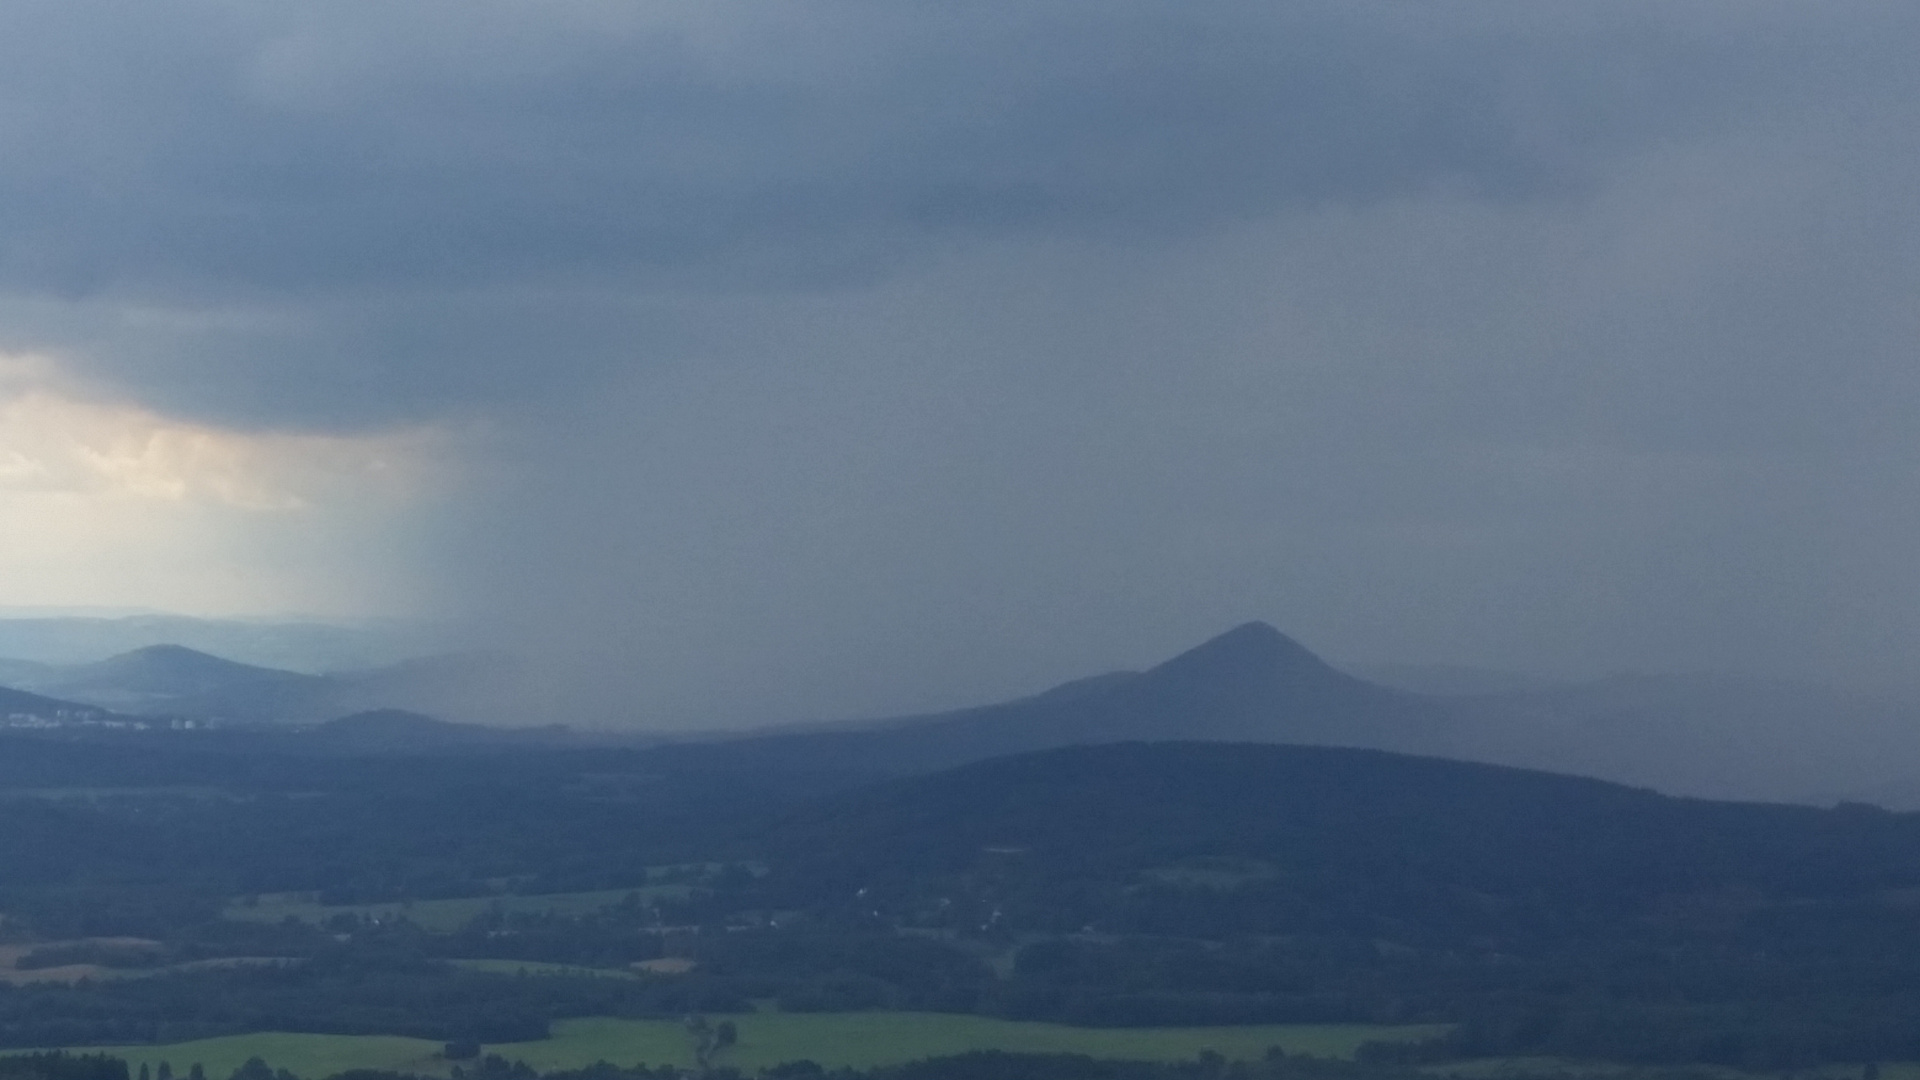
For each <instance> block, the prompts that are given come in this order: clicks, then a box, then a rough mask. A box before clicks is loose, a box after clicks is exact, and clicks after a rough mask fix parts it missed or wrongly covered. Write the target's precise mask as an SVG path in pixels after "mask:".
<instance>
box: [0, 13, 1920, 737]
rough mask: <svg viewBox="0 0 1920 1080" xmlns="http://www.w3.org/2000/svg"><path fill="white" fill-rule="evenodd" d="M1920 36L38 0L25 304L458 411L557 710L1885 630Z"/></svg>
mask: <svg viewBox="0 0 1920 1080" xmlns="http://www.w3.org/2000/svg"><path fill="white" fill-rule="evenodd" d="M1916 47H1920V13H1916V11H1915V9H1914V8H1913V6H1912V5H1910V4H1892V3H1888V4H1881V3H1858V4H1841V5H1820V6H1817V7H1816V6H1814V5H1808V4H1804V3H1786V2H1782V3H1769V2H1764V0H1740V2H1726V3H1717V2H1700V3H1690V4H1686V5H1673V4H1666V3H1632V2H1606V3H1601V2H1593V3H1581V2H1575V3H1562V4H1539V3H1532V2H1527V3H1521V2H1512V3H1508V2H1494V0H1488V2H1480V3H1460V4H1429V3H1414V2H1404V3H1402V2H1381V3H1353V2H1342V3H1291V4H1287V3H1238V2H1223V3H1213V4H1187V3H1158V2H1154V3H1148V2H1133V0H1109V2H1103V3H1093V2H1085V3H1082V2H1077V0H1039V2H1033V3H1024V4H1018V5H1012V4H983V3H964V2H963V3H946V4H937V5H902V4H891V3H890V4H881V3H863V2H853V0H847V2H820V3H768V4H726V5H716V4H711V3H697V4H640V3H631V2H620V3H595V2H571V3H563V2H552V3H538V4H532V3H505V2H497V3H477V4H475V3H464V4H451V3H444V4H443V3H419V4H393V3H385V2H382V3H325V2H322V3H311V4H303V5H297V6H262V5H256V4H242V3H213V2H202V3H177V4H171V5H157V4H151V3H142V2H128V3H117V4H116V3H91V2H65V3H58V4H54V3H30V2H23V3H14V4H9V5H6V6H5V8H4V9H0V348H4V349H29V348H37V349H43V350H45V351H48V352H50V353H53V354H54V355H56V356H59V357H61V358H63V359H64V360H65V362H67V363H69V364H70V365H72V366H75V367H77V368H80V369H82V370H83V371H84V372H85V373H87V374H91V375H93V376H95V377H98V378H101V379H105V380H108V381H110V382H114V383H117V384H119V385H120V386H121V387H122V388H123V389H126V390H128V391H129V392H131V393H133V394H134V395H136V396H138V397H139V398H141V399H143V400H144V401H146V402H147V403H149V404H152V405H154V406H156V407H159V408H161V409H163V410H165V411H168V412H172V413H176V414H183V415H190V416H195V417H202V418H211V419H215V420H220V421H225V422H238V423H244V424H251V425H260V426H266V427H309V428H313V427H317V428H342V429H354V428H366V427H380V426H383V425H389V424H395V423H400V422H409V421H418V420H423V419H424V420H429V421H448V422H450V423H467V422H469V421H473V422H475V428H476V429H477V430H481V431H484V432H485V433H486V441H485V442H484V443H475V444H474V445H473V446H472V447H470V449H471V450H472V473H473V476H472V478H471V480H472V483H473V485H474V491H475V492H477V493H478V496H479V497H478V498H477V499H476V504H475V509H474V510H473V513H472V517H471V518H470V519H469V520H466V521H463V522H462V523H461V527H460V529H459V532H460V535H459V537H458V539H457V541H452V542H449V544H448V546H447V548H446V550H445V558H444V562H445V563H446V566H447V568H448V569H447V578H448V589H449V591H450V592H452V593H454V594H456V595H459V596H462V597H463V598H466V599H467V600H468V601H469V602H470V603H471V606H472V608H473V610H475V611H476V612H478V613H480V614H481V615H483V616H485V618H486V619H487V620H488V621H489V622H490V623H491V624H493V625H496V626H504V627H508V628H510V629H511V633H510V635H509V636H510V637H511V638H513V639H514V640H513V641H512V642H511V643H512V644H515V645H518V646H523V647H530V648H532V649H534V650H536V651H542V652H544V653H546V654H547V661H548V663H547V664H546V666H545V667H544V668H541V669H540V670H542V671H544V673H545V678H546V683H545V684H544V686H545V689H544V690H543V695H544V696H538V697H536V698H535V700H541V701H544V702H547V703H549V704H550V705H553V706H554V707H555V708H560V709H562V710H565V709H572V710H575V714H576V715H578V716H579V717H581V718H585V719H608V718H617V719H622V720H632V719H636V718H639V719H642V720H645V721H649V722H722V721H725V722H738V721H747V720H762V719H778V718H787V717H791V716H795V715H801V714H807V713H813V714H847V713H856V712H875V711H884V710H887V709H893V708H903V707H906V706H910V705H917V704H935V703H940V704H955V703H961V702H965V701H969V700H979V699H981V698H985V697H990V696H993V695H995V694H1001V693H1008V692H1013V691H1016V690H1022V689H1033V688H1035V687H1037V686H1039V685H1042V684H1044V683H1045V682H1047V681H1049V680H1051V679H1055V678H1064V677H1069V676H1073V675H1078V674H1083V673H1085V672H1087V671H1090V670H1097V669H1100V668H1103V667H1110V666H1114V665H1116V664H1119V663H1143V662H1148V661H1151V660H1153V659H1156V658H1157V657H1159V656H1161V655H1164V654H1165V653H1168V652H1171V651H1173V650H1174V649H1177V648H1179V647H1182V646H1184V645H1187V644H1190V643H1191V642H1192V641H1194V640H1196V639H1198V638H1199V637H1201V636H1204V635H1206V634H1208V633H1211V632H1213V631H1216V630H1218V629H1220V628H1223V627H1224V626H1226V625H1229V624H1231V623H1233V622H1236V621H1239V620H1242V619H1245V618H1255V617H1258V618H1266V619H1269V620H1271V621H1274V622H1276V623H1278V624H1281V625H1283V626H1284V627H1286V628H1288V629H1289V630H1292V631H1295V632H1298V633H1299V634H1301V635H1302V636H1303V637H1305V638H1306V639H1307V640H1308V641H1309V642H1311V643H1313V644H1316V645H1319V646H1322V647H1323V648H1326V649H1328V650H1329V651H1331V652H1333V653H1335V654H1339V655H1346V656H1351V657H1362V658H1384V657H1397V658H1407V659H1416V660H1422V659H1426V660H1442V661H1452V662H1463V663H1478V664H1491V665H1496V666H1498V665H1502V664H1511V665H1515V666H1533V667H1539V668H1544V669H1552V670H1561V671H1576V672H1592V671H1598V670H1605V669H1607V668H1609V667H1614V666H1622V665H1628V666H1642V667H1666V668H1673V667H1682V668H1684V667H1699V666H1706V667H1726V668H1732V669H1736V670H1756V669H1759V670H1769V671H1775V672H1798V673H1807V674H1816V675H1834V676H1843V677H1849V678H1860V679H1863V680H1878V681H1882V682H1885V681H1892V680H1895V679H1897V678H1899V677H1900V676H1901V674H1902V672H1903V671H1904V665H1905V660H1904V658H1905V657H1907V656H1910V655H1911V654H1912V651H1913V650H1914V649H1916V648H1920V617H1916V616H1914V615H1913V614H1911V613H1912V612H1914V611H1920V572H1917V571H1915V570H1914V569H1912V567H1911V566H1910V565H1909V564H1910V562H1911V559H1910V552H1909V549H1910V546H1911V545H1910V542H1909V541H1910V537H1911V536H1912V535H1913V534H1914V532H1915V531H1916V530H1920V517H1917V516H1916V515H1920V511H1916V510H1914V509H1913V508H1914V507H1920V479H1916V477H1920V450H1916V449H1915V448H1914V447H1913V446H1912V445H1911V443H1912V440H1911V439H1910V437H1909V436H1908V434H1907V433H1908V432H1909V431H1910V429H1911V427H1912V418H1913V417H1914V416H1915V415H1920V375H1916V365H1915V364H1914V363H1913V347H1914V342H1915V341H1916V340H1920V314H1917V313H1920V305H1915V304H1914V303H1913V298H1914V297H1915V296H1916V295H1920V263H1916V255H1915V253H1916V252H1920V226H1916V222H1915V215H1914V213H1913V211H1912V207H1914V206H1915V205H1920V68H1916V67H1915V65H1914V64H1913V63H1912V59H1911V58H1912V55H1913V54H1914V52H1915V50H1916ZM555 703H557V704H555Z"/></svg>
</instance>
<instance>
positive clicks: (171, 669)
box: [33, 645, 330, 722]
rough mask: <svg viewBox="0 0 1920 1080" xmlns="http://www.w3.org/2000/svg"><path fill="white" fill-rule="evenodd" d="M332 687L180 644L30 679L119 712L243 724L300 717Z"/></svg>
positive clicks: (40, 686)
mask: <svg viewBox="0 0 1920 1080" xmlns="http://www.w3.org/2000/svg"><path fill="white" fill-rule="evenodd" d="M329 685H330V684H329V680H327V679H326V678H325V677H323V676H318V675H303V674H300V673H298V672H293V671H281V670H278V669H275V668H263V667H256V666H254V665H251V664H241V663H236V662H235V661H232V660H225V659H222V658H220V657H218V656H212V655H209V654H207V653H203V652H200V651H198V650H196V649H189V648H186V647H184V646H181V645H150V646H147V647H145V648H141V649H134V650H133V651H131V652H126V653H121V654H120V655H118V656H112V657H108V658H107V659H105V660H99V661H95V662H94V663H91V664H76V665H73V666H69V667H61V668H49V669H48V670H47V671H45V672H44V673H43V674H42V675H40V676H38V677H37V678H35V679H34V681H33V688H34V689H35V690H41V691H45V692H47V693H52V694H58V695H60V696H62V697H69V698H73V699H74V700H78V701H85V702H88V703H90V704H93V705H98V706H101V707H103V708H110V709H114V710H116V711H119V712H125V713H132V714H138V715H147V716H187V717H193V718H196V719H205V720H216V721H218V720H229V721H241V722H263V721H264V722H271V721H276V720H283V719H287V718H290V717H294V716H297V715H300V714H301V712H302V710H304V709H305V708H306V707H307V704H308V703H309V702H311V701H313V700H314V699H315V698H317V697H319V696H321V695H323V694H325V693H326V692H327V690H328V688H329Z"/></svg>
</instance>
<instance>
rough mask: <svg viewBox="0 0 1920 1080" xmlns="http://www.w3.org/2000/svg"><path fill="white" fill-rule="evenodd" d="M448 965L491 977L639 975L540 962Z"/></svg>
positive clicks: (485, 962)
mask: <svg viewBox="0 0 1920 1080" xmlns="http://www.w3.org/2000/svg"><path fill="white" fill-rule="evenodd" d="M447 962H448V963H450V964H452V965H453V966H454V967H457V968H465V969H466V970H468V971H485V972H488V973H489V974H493V975H591V976H594V977H595V978H604V979H637V978H640V974H639V973H638V972H634V971H623V970H621V969H619V968H597V967H580V966H579V965H577V964H550V963H546V962H544V961H540V960H449V961H447Z"/></svg>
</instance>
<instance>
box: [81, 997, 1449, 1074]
mask: <svg viewBox="0 0 1920 1080" xmlns="http://www.w3.org/2000/svg"><path fill="white" fill-rule="evenodd" d="M715 1019H716V1020H718V1019H723V1018H721V1017H716V1018H715ZM724 1019H730V1020H732V1021H733V1022H734V1023H735V1024H736V1025H737V1026H738V1028H739V1031H740V1041H739V1043H738V1045H736V1046H734V1047H732V1048H730V1049H728V1050H726V1051H723V1052H722V1053H721V1054H720V1055H719V1056H718V1057H717V1058H716V1059H715V1060H716V1063H717V1064H723V1065H732V1066H735V1067H737V1068H740V1069H745V1070H752V1069H758V1068H763V1067H765V1066H769V1065H778V1064H780V1063H781V1062H786V1061H797V1060H800V1059H802V1058H805V1059H809V1060H812V1061H814V1062H817V1063H818V1064H820V1065H822V1066H825V1067H827V1068H833V1067H836V1066H841V1065H847V1066H852V1067H856V1068H863V1067H868V1066H873V1065H885V1064H894V1063H898V1062H904V1061H913V1060H916V1059H919V1058H925V1057H937V1056H940V1055H944V1054H958V1053H964V1052H966V1051H969V1050H989V1049H998V1050H1010V1051H1020V1052H1029V1053H1078V1054H1088V1055H1091V1056H1094V1057H1107V1058H1130V1059H1139V1060H1163V1061H1164V1060H1179V1059H1184V1058H1191V1057H1193V1056H1195V1055H1197V1054H1199V1053H1200V1052H1201V1051H1202V1050H1209V1049H1210V1050H1214V1051H1216V1052H1218V1053H1220V1054H1222V1055H1224V1056H1226V1057H1227V1058H1230V1059H1235V1060H1248V1059H1253V1058H1258V1057H1259V1056H1260V1055H1262V1054H1264V1053H1265V1052H1266V1049H1267V1047H1269V1046H1280V1047H1282V1048H1284V1049H1285V1050H1286V1051H1287V1052H1288V1053H1300V1054H1316V1055H1320V1056H1326V1057H1344V1056H1348V1055H1351V1054H1352V1053H1353V1051H1354V1049H1355V1048H1356V1047H1358V1046H1359V1045H1360V1044H1361V1043H1363V1042H1367V1041H1369V1040H1387V1039H1405V1040H1412V1039H1420V1038H1425V1037H1428V1036H1431V1035H1434V1034H1437V1033H1439V1032H1440V1031H1441V1030H1442V1029H1441V1028H1438V1027H1431V1026H1417V1027H1371V1026H1365V1025H1261V1026H1248V1027H1212V1028H1075V1027H1067V1026H1065V1025H1062V1024H1039V1023H1024V1022H1016V1021H1010V1020H996V1019H992V1018H989V1017H981V1016H965V1015H958V1014H944V1013H910V1012H861V1013H750V1014H745V1015H738V1016H730V1017H724ZM73 1049H75V1050H76V1051H78V1050H83V1049H84V1050H86V1051H87V1052H98V1051H104V1052H106V1053H109V1054H112V1055H114V1056H117V1057H124V1058H126V1059H127V1062H128V1064H129V1065H130V1066H131V1067H132V1069H133V1070H134V1071H136V1072H137V1071H138V1070H139V1068H140V1065H141V1064H142V1063H145V1064H147V1065H148V1066H150V1067H155V1068H157V1067H158V1065H159V1063H160V1062H161V1061H167V1062H169V1063H171V1064H172V1065H173V1067H174V1071H175V1072H176V1073H180V1072H184V1071H185V1069H186V1068H187V1067H188V1066H190V1065H192V1064H193V1063H195V1062H198V1063H200V1064H201V1065H203V1066H205V1068H206V1071H207V1075H208V1077H209V1078H210V1080H222V1078H224V1077H225V1076H227V1075H229V1074H230V1073H232V1071H233V1070H234V1069H236V1068H238V1067H239V1066H240V1064H241V1063H242V1062H244V1061H246V1060H247V1059H248V1058H250V1057H254V1056H258V1057H261V1058H263V1059H265V1060H266V1062H267V1063H268V1064H269V1065H272V1066H274V1067H275V1068H284V1069H288V1070H290V1071H292V1072H294V1073H295V1074H297V1075H299V1076H301V1077H303V1078H305V1080H319V1078H321V1077H325V1076H329V1075H332V1074H333V1073H336V1072H341V1071H344V1070H346V1069H354V1068H371V1069H393V1070H399V1071H405V1072H418V1073H422V1074H426V1075H438V1076H444V1075H446V1073H447V1071H448V1068H449V1066H450V1063H449V1062H447V1061H446V1060H444V1059H443V1058H441V1057H440V1056H439V1055H440V1050H441V1046H440V1044H439V1043H435V1042H431V1041H428V1040H425V1039H409V1038H403V1037H399V1036H384V1035H308V1034H297V1033H290V1032H266V1033H262V1034H257V1035H233V1036H227V1037H224V1038H217V1039H201V1040H197V1041H194V1042H187V1043H176V1044H173V1045H170V1046H117V1047H115V1046H109V1047H85V1048H81V1047H75V1048H73ZM485 1050H486V1052H488V1053H497V1054H500V1055H501V1056H503V1057H506V1058H508V1059H509V1060H514V1059H517V1060H522V1061H525V1062H526V1063H527V1064H529V1065H531V1066H533V1067H534V1068H535V1069H537V1070H540V1071H542V1072H545V1071H547V1070H551V1069H568V1068H578V1067H581V1066H584V1065H591V1064H593V1063H594V1062H596V1061H603V1060H604V1061H611V1062H615V1063H618V1064H623V1065H630V1064H633V1063H636V1062H645V1063H647V1064H649V1065H662V1064H667V1065H680V1066H689V1067H690V1066H692V1065H693V1063H694V1062H693V1053H692V1044H691V1042H690V1040H689V1038H688V1035H687V1033H686V1030H685V1029H684V1028H683V1027H682V1026H681V1025H680V1024H679V1023H677V1022H675V1021H670V1020H623V1019H615V1018H610V1017H594V1018H588V1019H581V1020H563V1021H560V1022H558V1023H556V1024H555V1025H554V1032H553V1037H552V1038H549V1039H542V1040H539V1041H535V1042H523V1043H502V1044H499V1045H490V1046H487V1047H486V1048H485Z"/></svg>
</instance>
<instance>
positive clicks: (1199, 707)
mask: <svg viewBox="0 0 1920 1080" xmlns="http://www.w3.org/2000/svg"><path fill="white" fill-rule="evenodd" d="M1133 739H1139V740H1164V739H1185V740H1194V739H1201V740H1214V741H1247V742H1267V743H1290V744H1299V745H1318V746H1348V747H1362V748H1370V749H1379V750H1392V751H1396V752H1401V753H1409V754H1421V755H1432V756H1439V757H1449V758H1457V759H1462V760H1468V761H1483V762H1491V763H1496V764H1504V765H1517V766H1524V767H1528V768H1538V769H1546V770H1551V771H1555V772H1563V773H1573V774H1577V775H1585V776H1595V777H1601V778H1604V779H1609V780H1615V781H1620V782H1625V783H1629V784H1637V785H1643V786H1648V787H1653V788H1656V789H1658V790H1661V791H1666V792H1670V793H1674V794H1682V795H1694V796H1702V797H1713V798H1732V799H1760V800H1778V801H1806V802H1832V801H1835V800H1836V799H1845V798H1853V799H1861V800H1876V801H1879V802H1881V803H1883V804H1886V805H1889V806H1896V807H1905V806H1908V805H1914V806H1920V784H1915V783H1913V782H1911V778H1913V777H1915V776H1916V775H1920V708H1916V707H1915V706H1912V705H1908V704H1904V703H1897V702H1887V701H1880V700H1876V699H1870V698H1862V697H1853V696H1849V695H1845V694H1842V693H1839V692H1837V691H1831V690H1826V689H1822V688H1818V687H1812V686H1806V685H1802V684H1793V683H1768V682H1763V681H1758V680H1738V679H1724V678H1710V677H1688V676H1618V677H1613V678H1608V679H1603V680H1598V681H1595V682H1589V683H1579V684H1571V685H1564V686H1545V687H1541V688H1523V689H1517V690H1509V691H1506V692H1500V693H1479V694H1466V695H1461V694H1450V695H1436V694H1421V693H1415V692H1413V691H1409V690H1398V689H1392V688H1389V687H1386V686H1383V685H1381V684H1379V683H1375V682H1370V681H1367V680H1364V679H1360V678H1356V677H1354V676H1352V675H1348V674H1346V673H1344V672H1341V671H1338V670H1336V669H1334V668H1333V667H1331V666H1329V665H1328V664H1326V663H1325V662H1323V661H1321V660H1320V659H1319V658H1318V657H1316V656H1315V655H1314V654H1313V653H1312V652H1310V651H1308V650H1307V649H1306V648H1305V647H1304V646H1302V645H1300V644H1299V643H1298V642H1296V641H1294V640H1293V639H1291V638H1289V637H1287V636H1286V635H1285V634H1282V633H1281V632H1280V631H1278V630H1276V629H1274V628H1273V627H1271V626H1268V625H1266V624H1264V623H1249V624H1247V625H1245V626H1241V627H1238V628H1236V629H1234V630H1231V631H1228V632H1227V633H1225V634H1222V635H1221V636H1219V637H1217V638H1214V639H1213V640H1211V641H1208V642H1206V643H1205V644H1202V645H1200V646H1199V647H1197V648H1195V649H1192V650H1190V651H1188V652H1186V653H1183V654H1181V655H1179V656H1177V657H1174V658H1173V659H1171V660H1168V661H1167V662H1165V663H1163V664H1160V665H1158V666H1156V667H1153V668H1150V669H1148V670H1146V671H1142V672H1120V673H1114V674H1110V675H1104V676H1099V677H1096V678H1092V679H1083V680H1079V681H1077V682H1073V683H1068V684H1066V685H1064V686H1061V687H1059V688H1057V689H1055V690H1052V691H1048V692H1046V693H1043V694H1039V695H1036V696H1034V697H1030V698H1024V699H1021V700H1018V701H1012V702H1007V703H1004V704H1000V705H991V706H986V707H983V708H975V709H965V710H961V711H958V712H951V713H943V714H938V715H932V716H916V717H905V718H897V719H888V720H879V721H873V722H869V723H864V724H854V725H837V726H834V727H832V728H825V729H823V728H816V729H812V730H805V731H797V730H796V731H780V730H773V731H768V732H764V733H760V734H758V735H755V736H753V737H750V738H746V739H741V740H736V741H734V742H732V743H729V744H725V746H726V749H725V751H724V752H726V753H728V754H732V755H749V756H750V755H758V756H761V757H763V758H765V759H766V760H767V762H769V763H772V762H775V761H785V762H787V763H788V764H789V765H790V766H792V767H795V768H799V767H807V768H814V769H820V770H827V771H831V770H847V769H860V768H864V769H866V770H868V771H870V772H872V773H875V774H881V773H892V774H906V773H913V772H921V771H926V770H930V769H935V768H941V767H945V766H951V765H956V764H960V763H963V762H968V761H976V760H980V759H982V758H988V757H994V756H998V755H1002V754H1011V753H1018V752H1023V751H1030V750H1041V749H1047V748H1051V747H1060V746H1070V745H1078V744H1088V743H1103V742H1119V741H1124V740H1133ZM685 752H688V753H697V752H706V753H713V752H720V751H719V747H718V746H717V745H710V746H709V747H708V748H706V749H704V750H694V749H689V750H687V751H685Z"/></svg>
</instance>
